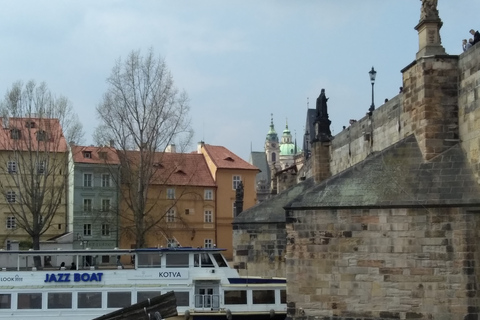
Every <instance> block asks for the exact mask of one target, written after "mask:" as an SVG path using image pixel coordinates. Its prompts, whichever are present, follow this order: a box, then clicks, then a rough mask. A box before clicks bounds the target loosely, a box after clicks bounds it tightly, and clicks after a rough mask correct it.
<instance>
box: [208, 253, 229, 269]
mask: <svg viewBox="0 0 480 320" xmlns="http://www.w3.org/2000/svg"><path fill="white" fill-rule="evenodd" d="M212 256H213V259H215V261H216V262H217V264H218V266H219V267H220V268H228V263H227V261H226V260H225V257H224V256H222V254H220V253H212Z"/></svg>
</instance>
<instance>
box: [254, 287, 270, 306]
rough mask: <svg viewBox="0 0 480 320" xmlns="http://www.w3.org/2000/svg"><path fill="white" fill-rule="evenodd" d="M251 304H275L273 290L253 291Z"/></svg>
mask: <svg viewBox="0 0 480 320" xmlns="http://www.w3.org/2000/svg"><path fill="white" fill-rule="evenodd" d="M252 293H253V304H265V303H275V290H253V292H252Z"/></svg>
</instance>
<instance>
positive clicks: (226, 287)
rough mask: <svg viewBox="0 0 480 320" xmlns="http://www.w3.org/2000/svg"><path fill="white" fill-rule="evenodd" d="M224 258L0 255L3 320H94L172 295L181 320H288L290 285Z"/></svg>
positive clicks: (163, 253)
mask: <svg viewBox="0 0 480 320" xmlns="http://www.w3.org/2000/svg"><path fill="white" fill-rule="evenodd" d="M222 251H223V249H218V248H184V247H177V248H154V249H109V250H107V249H98V250H88V249H85V250H39V251H21V250H20V251H0V270H1V271H0V319H69V320H87V319H88V320H90V319H93V318H96V317H99V316H101V315H104V314H107V313H110V312H112V311H115V310H118V309H121V308H124V307H128V306H130V305H132V304H135V303H138V302H141V301H144V300H147V299H149V298H153V297H155V296H158V295H160V294H164V293H167V292H170V291H174V293H175V298H176V301H177V312H178V319H191V320H200V319H202V320H203V319H214V318H217V317H221V319H233V320H235V319H246V318H247V317H248V319H249V320H254V319H284V318H285V315H286V310H287V306H286V281H285V279H283V278H261V277H240V276H239V274H238V272H237V270H235V269H234V268H231V267H230V266H229V265H228V263H227V261H226V260H225V258H224V256H223V255H222ZM35 257H37V258H35ZM34 259H35V260H36V261H37V262H38V261H41V264H42V266H41V267H38V268H36V267H34Z"/></svg>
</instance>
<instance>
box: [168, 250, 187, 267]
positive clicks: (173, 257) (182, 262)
mask: <svg viewBox="0 0 480 320" xmlns="http://www.w3.org/2000/svg"><path fill="white" fill-rule="evenodd" d="M188 258H189V254H188V253H167V254H166V257H165V266H166V267H167V268H188Z"/></svg>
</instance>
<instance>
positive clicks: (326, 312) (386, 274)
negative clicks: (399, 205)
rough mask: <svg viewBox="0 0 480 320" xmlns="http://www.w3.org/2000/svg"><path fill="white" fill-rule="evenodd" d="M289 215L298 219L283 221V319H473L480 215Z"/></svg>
mask: <svg viewBox="0 0 480 320" xmlns="http://www.w3.org/2000/svg"><path fill="white" fill-rule="evenodd" d="M291 214H292V217H291V218H293V220H295V219H297V220H298V222H297V223H294V224H292V225H289V226H288V227H289V232H288V238H287V241H288V246H287V281H288V283H289V286H288V301H295V303H290V305H289V309H288V312H289V314H288V316H289V317H292V318H293V317H294V318H296V319H337V320H341V319H344V320H347V319H441V320H458V319H477V318H476V317H477V315H476V314H477V312H478V307H477V306H478V305H479V298H478V295H477V290H476V289H477V282H476V279H477V275H475V266H476V265H478V263H479V257H478V245H477V243H478V241H479V233H478V231H477V230H478V227H479V226H480V225H479V224H480V215H479V214H478V212H476V213H473V212H469V211H468V210H466V209H448V208H443V209H439V208H436V209H435V208H418V209H371V210H363V209H355V210H307V211H295V212H292V213H291ZM291 284H293V285H291ZM466 314H467V315H468V316H467V317H465V315H466ZM302 315H306V316H305V317H302Z"/></svg>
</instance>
